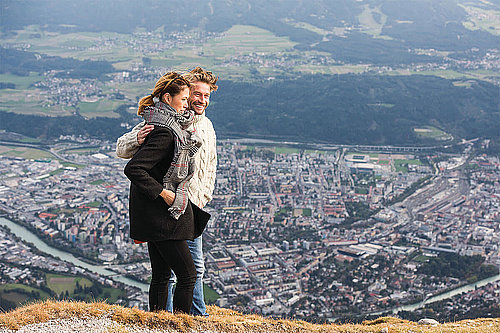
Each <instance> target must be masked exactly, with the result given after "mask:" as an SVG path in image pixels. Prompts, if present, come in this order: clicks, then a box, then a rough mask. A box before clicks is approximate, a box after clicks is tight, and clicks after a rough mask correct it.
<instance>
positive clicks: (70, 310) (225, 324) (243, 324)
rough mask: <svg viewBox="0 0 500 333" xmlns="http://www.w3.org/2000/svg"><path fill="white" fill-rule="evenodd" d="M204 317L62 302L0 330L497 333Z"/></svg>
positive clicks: (19, 312)
mask: <svg viewBox="0 0 500 333" xmlns="http://www.w3.org/2000/svg"><path fill="white" fill-rule="evenodd" d="M209 313H210V316H209V317H193V316H188V315H184V314H177V315H174V314H171V313H168V312H158V313H153V312H146V311H141V310H138V309H135V308H124V307H121V306H118V305H110V304H106V303H100V302H95V303H84V302H68V301H60V302H59V301H45V302H41V303H34V304H31V305H27V306H24V307H21V308H18V309H16V310H13V311H11V312H8V313H2V314H0V328H7V329H13V330H17V329H19V328H21V327H23V326H25V325H28V324H35V323H41V322H46V321H49V320H52V319H68V318H74V317H77V318H91V317H108V318H110V319H111V320H113V321H115V322H117V323H120V324H122V325H125V326H128V327H133V326H141V327H147V328H156V329H171V330H172V329H173V330H176V331H178V332H182V333H187V332H201V331H211V332H224V333H242V332H245V333H250V332H286V333H288V332H296V333H300V332H321V333H322V332H325V333H326V332H328V333H329V332H332V333H340V332H343V333H365V332H387V333H395V332H407V333H409V332H413V333H420V332H422V333H425V332H433V333H434V332H439V333H446V332H455V333H475V332H477V333H479V332H481V333H484V332H489V333H500V318H494V319H475V320H464V321H460V322H454V323H445V324H440V325H437V326H429V325H419V324H417V323H414V322H410V321H406V320H401V319H397V318H392V317H382V318H378V319H376V320H372V321H366V322H364V323H363V324H344V325H336V324H329V325H316V324H311V323H308V322H305V321H298V320H285V319H272V318H264V317H261V316H258V315H244V314H241V313H238V312H235V311H232V310H228V309H222V308H219V307H215V306H210V307H209Z"/></svg>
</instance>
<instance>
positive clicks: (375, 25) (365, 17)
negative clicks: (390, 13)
mask: <svg viewBox="0 0 500 333" xmlns="http://www.w3.org/2000/svg"><path fill="white" fill-rule="evenodd" d="M380 7H381V5H379V6H378V7H375V8H372V7H371V6H370V5H364V7H363V12H362V13H361V14H360V15H358V21H359V23H360V25H361V27H362V29H363V32H365V33H367V34H369V35H372V36H373V37H375V38H381V39H392V38H390V37H389V36H383V35H382V28H383V27H384V25H385V23H386V22H387V15H385V14H384V13H382V11H381V10H380ZM377 16H378V17H379V20H377V19H376V18H375V17H377Z"/></svg>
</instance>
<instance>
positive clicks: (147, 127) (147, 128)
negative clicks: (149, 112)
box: [137, 125, 155, 145]
mask: <svg viewBox="0 0 500 333" xmlns="http://www.w3.org/2000/svg"><path fill="white" fill-rule="evenodd" d="M154 128H155V127H154V125H144V127H143V128H141V130H140V131H139V132H137V143H138V144H140V145H142V144H143V143H144V140H145V139H146V136H148V134H149V132H151V131H152V130H153V129H154Z"/></svg>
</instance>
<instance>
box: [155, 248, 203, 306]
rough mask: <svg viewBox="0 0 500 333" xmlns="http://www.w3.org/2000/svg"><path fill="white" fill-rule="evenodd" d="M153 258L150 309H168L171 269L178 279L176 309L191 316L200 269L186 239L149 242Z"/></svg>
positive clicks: (175, 294) (175, 299)
mask: <svg viewBox="0 0 500 333" xmlns="http://www.w3.org/2000/svg"><path fill="white" fill-rule="evenodd" d="M148 251H149V259H150V261H151V269H152V271H153V274H152V277H151V284H150V285H149V310H150V311H160V310H165V309H166V306H167V296H168V288H167V285H168V280H169V279H170V269H172V270H173V271H174V273H175V275H176V276H177V286H176V288H175V293H174V304H173V310H174V311H175V312H177V311H180V312H184V313H189V311H190V310H191V303H192V302H193V288H194V285H195V282H196V268H195V267H194V263H193V258H192V257H191V252H189V247H188V245H187V243H186V241H185V240H180V241H177V240H174V241H172V240H169V241H156V242H148Z"/></svg>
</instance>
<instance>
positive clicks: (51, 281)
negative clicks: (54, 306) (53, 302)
mask: <svg viewBox="0 0 500 333" xmlns="http://www.w3.org/2000/svg"><path fill="white" fill-rule="evenodd" d="M46 281H47V287H49V288H50V289H51V290H52V291H54V292H55V293H56V294H58V295H59V294H61V293H65V292H66V291H67V292H68V293H69V294H70V295H71V294H73V293H74V292H75V288H76V283H77V282H78V284H79V285H80V286H81V287H90V286H92V282H90V280H88V279H86V278H84V277H75V276H67V275H60V274H52V273H47V274H46Z"/></svg>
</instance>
